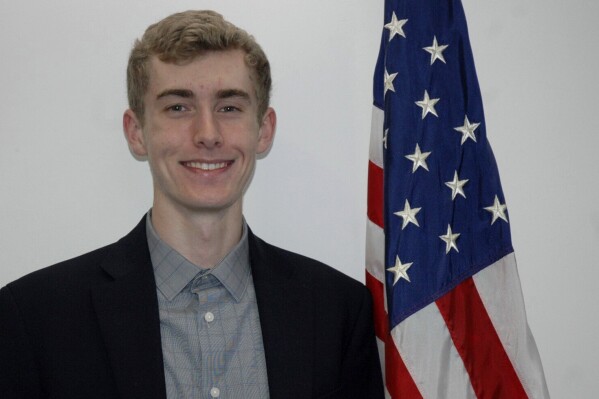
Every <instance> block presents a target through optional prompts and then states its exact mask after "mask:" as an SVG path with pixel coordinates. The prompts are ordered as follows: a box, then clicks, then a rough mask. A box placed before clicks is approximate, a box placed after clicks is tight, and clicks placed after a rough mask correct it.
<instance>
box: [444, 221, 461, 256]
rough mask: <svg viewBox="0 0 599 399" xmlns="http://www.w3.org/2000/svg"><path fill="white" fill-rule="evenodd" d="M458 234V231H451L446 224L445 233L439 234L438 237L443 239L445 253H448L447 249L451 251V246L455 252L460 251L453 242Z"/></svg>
mask: <svg viewBox="0 0 599 399" xmlns="http://www.w3.org/2000/svg"><path fill="white" fill-rule="evenodd" d="M459 236H460V233H456V234H453V232H452V231H451V226H450V225H447V234H445V235H443V236H439V238H440V239H442V240H443V241H445V253H446V254H448V253H449V251H451V248H453V249H455V251H456V252H460V251H458V246H457V245H456V243H455V242H456V240H457V239H458V237H459Z"/></svg>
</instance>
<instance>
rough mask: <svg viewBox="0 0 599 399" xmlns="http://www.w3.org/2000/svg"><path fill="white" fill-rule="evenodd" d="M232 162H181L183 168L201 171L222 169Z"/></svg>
mask: <svg viewBox="0 0 599 399" xmlns="http://www.w3.org/2000/svg"><path fill="white" fill-rule="evenodd" d="M232 163H233V161H226V162H198V161H188V162H182V163H181V164H182V165H183V166H187V167H188V168H192V169H198V170H202V171H211V170H217V169H224V168H226V167H227V166H229V165H231V164H232Z"/></svg>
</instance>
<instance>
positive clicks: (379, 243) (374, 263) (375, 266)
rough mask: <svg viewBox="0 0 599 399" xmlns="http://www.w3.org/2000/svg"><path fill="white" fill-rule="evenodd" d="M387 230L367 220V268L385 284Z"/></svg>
mask: <svg viewBox="0 0 599 399" xmlns="http://www.w3.org/2000/svg"><path fill="white" fill-rule="evenodd" d="M384 258H385V232H384V231H383V229H381V228H380V227H379V226H378V225H376V224H375V223H372V222H371V221H370V220H367V221H366V270H367V271H368V272H369V273H370V274H371V275H372V277H374V278H376V279H377V280H378V281H380V282H381V283H383V284H384V281H385V261H384Z"/></svg>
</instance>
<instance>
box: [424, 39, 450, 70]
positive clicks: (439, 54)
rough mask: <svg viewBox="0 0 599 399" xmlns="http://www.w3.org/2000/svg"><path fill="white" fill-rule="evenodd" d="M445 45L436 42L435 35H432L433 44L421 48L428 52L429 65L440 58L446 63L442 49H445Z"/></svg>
mask: <svg viewBox="0 0 599 399" xmlns="http://www.w3.org/2000/svg"><path fill="white" fill-rule="evenodd" d="M447 47H449V45H447V44H445V45H441V46H439V44H438V43H437V36H433V44H432V45H431V46H430V47H424V48H423V49H424V50H425V51H426V52H427V53H430V55H431V65H433V63H434V62H435V61H437V60H441V61H443V63H446V62H445V57H443V51H445V49H446V48H447Z"/></svg>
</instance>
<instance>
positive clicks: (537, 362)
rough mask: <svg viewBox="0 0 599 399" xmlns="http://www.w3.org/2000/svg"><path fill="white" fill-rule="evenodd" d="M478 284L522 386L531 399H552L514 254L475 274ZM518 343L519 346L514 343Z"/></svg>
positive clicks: (483, 300)
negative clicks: (533, 333) (532, 330)
mask: <svg viewBox="0 0 599 399" xmlns="http://www.w3.org/2000/svg"><path fill="white" fill-rule="evenodd" d="M473 278H474V284H476V289H477V290H478V293H479V295H480V298H481V300H482V302H483V304H484V306H485V309H486V310H487V313H488V315H489V317H490V319H491V322H492V323H493V326H494V327H495V331H497V335H498V336H499V339H500V340H501V342H502V344H503V348H504V349H505V351H506V353H507V355H508V357H509V358H510V360H511V362H512V364H513V365H514V369H515V370H516V373H517V374H518V377H520V381H522V386H523V387H524V390H525V391H526V393H527V394H528V396H529V397H530V398H548V397H549V392H548V390H547V383H546V381H545V375H544V374H543V368H542V367H541V358H540V356H539V352H538V351H537V349H536V348H537V347H536V343H535V340H534V338H533V336H532V333H531V331H530V328H529V327H528V323H527V321H526V311H525V309H524V298H523V296H522V290H521V287H520V278H519V276H518V269H517V267H516V257H515V256H514V254H513V253H511V254H509V255H507V256H505V257H504V258H502V259H500V260H499V261H497V262H496V263H495V264H494V265H491V266H490V267H487V268H486V269H483V270H481V271H480V272H478V273H477V274H475V275H474V277H473ZM510 342H518V345H513V344H510Z"/></svg>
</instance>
